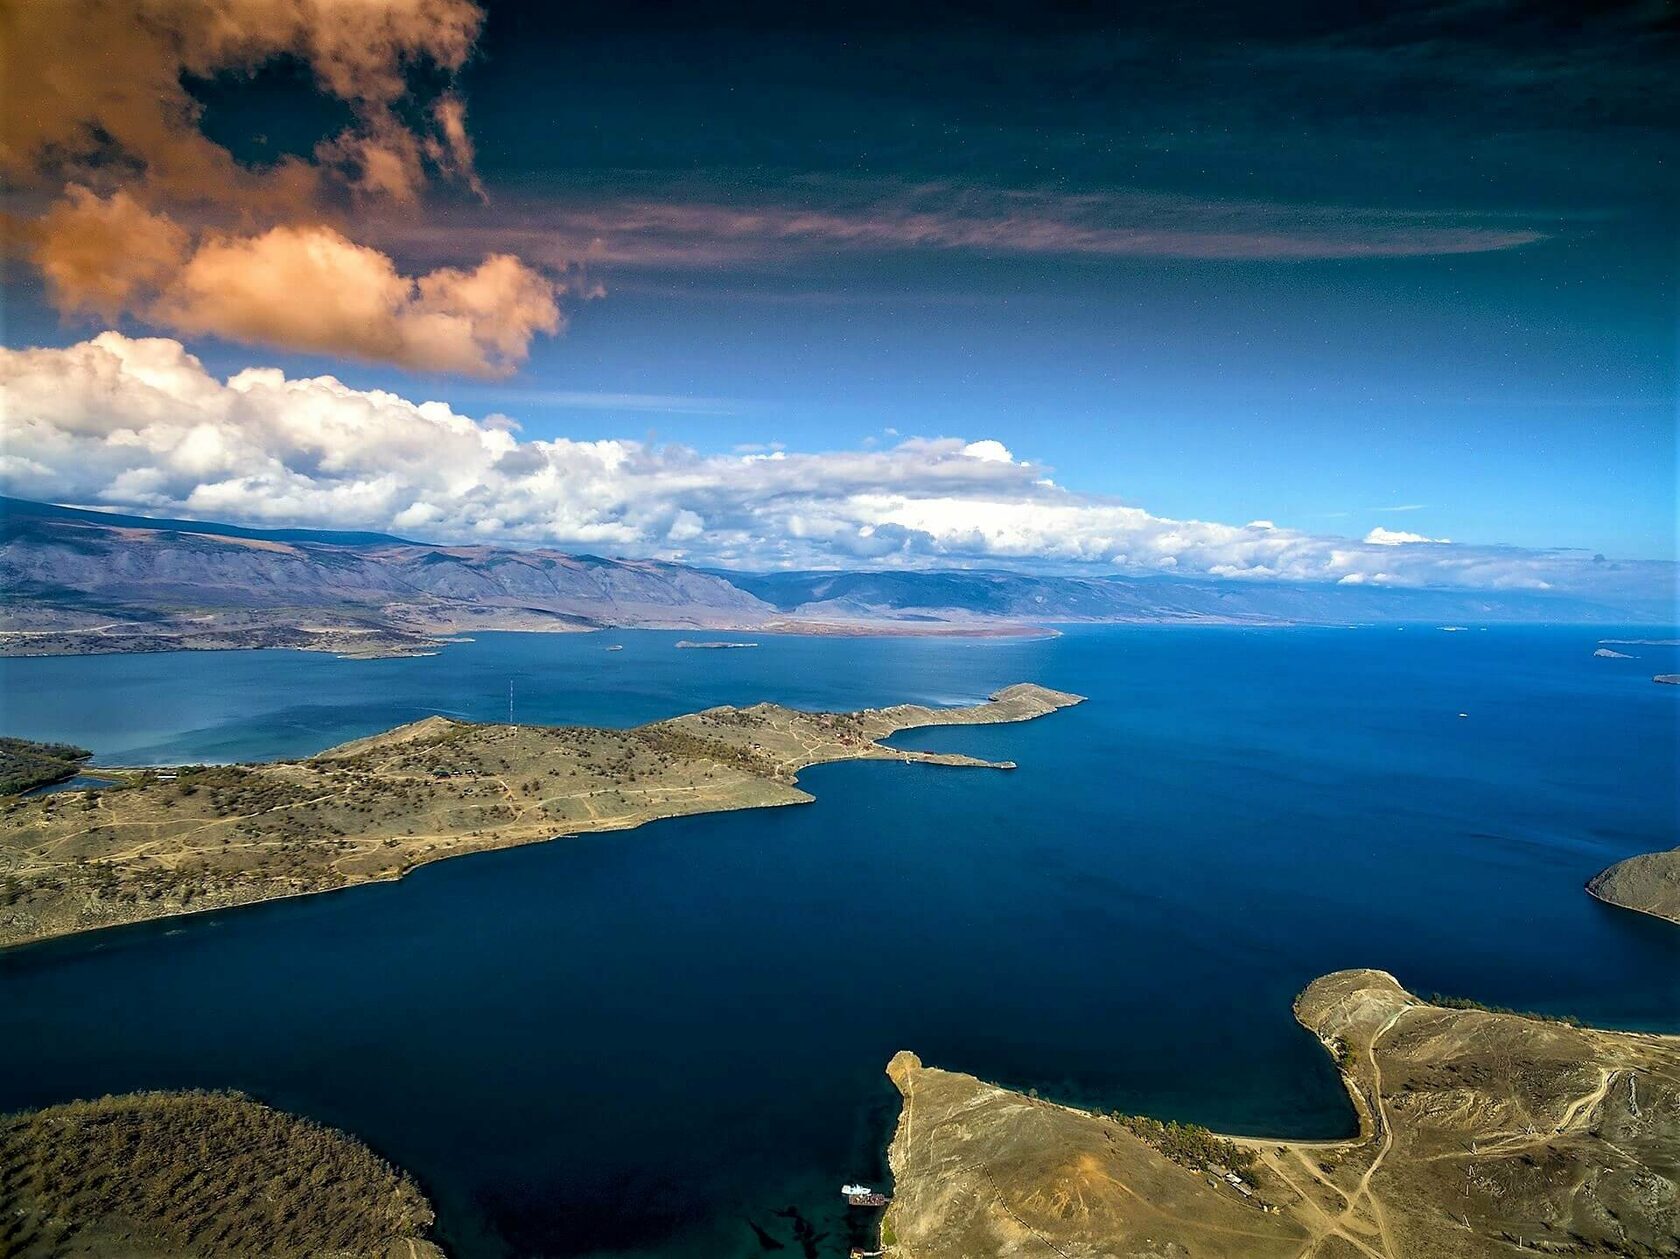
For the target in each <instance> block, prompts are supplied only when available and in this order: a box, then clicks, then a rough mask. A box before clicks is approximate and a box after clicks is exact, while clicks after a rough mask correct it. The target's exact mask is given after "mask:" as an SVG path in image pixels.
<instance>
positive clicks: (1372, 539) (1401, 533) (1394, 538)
mask: <svg viewBox="0 0 1680 1259" xmlns="http://www.w3.org/2000/svg"><path fill="white" fill-rule="evenodd" d="M1451 541H1452V539H1451V538H1426V537H1424V536H1423V535H1422V534H1421V533H1407V532H1406V531H1405V530H1404V529H1384V528H1383V527H1382V526H1381V525H1378V526H1377V527H1376V528H1375V529H1373V530H1371V532H1370V533H1367V534H1366V535H1365V542H1366V544H1367V545H1368V546H1412V545H1415V544H1416V543H1419V542H1437V543H1446V542H1451Z"/></svg>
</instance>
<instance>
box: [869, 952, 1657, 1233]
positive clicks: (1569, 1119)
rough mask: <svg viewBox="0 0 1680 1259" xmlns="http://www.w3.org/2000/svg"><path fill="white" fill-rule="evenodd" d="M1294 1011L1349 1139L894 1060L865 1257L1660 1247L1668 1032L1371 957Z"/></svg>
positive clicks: (1313, 990) (1324, 983)
mask: <svg viewBox="0 0 1680 1259" xmlns="http://www.w3.org/2000/svg"><path fill="white" fill-rule="evenodd" d="M1295 1015H1296V1018H1297V1019H1299V1021H1300V1022H1301V1023H1302V1025H1303V1026H1305V1027H1306V1028H1307V1029H1308V1030H1309V1031H1311V1032H1313V1033H1314V1034H1315V1035H1316V1036H1317V1037H1318V1038H1319V1040H1320V1041H1321V1042H1322V1043H1323V1044H1324V1046H1325V1048H1326V1050H1327V1051H1328V1052H1329V1053H1330V1054H1331V1055H1332V1056H1333V1057H1334V1058H1335V1060H1336V1062H1337V1064H1338V1066H1339V1067H1340V1069H1341V1072H1342V1078H1343V1082H1344V1084H1345V1085H1346V1087H1347V1090H1348V1095H1349V1097H1350V1098H1351V1099H1352V1100H1353V1104H1354V1107H1355V1109H1356V1111H1357V1112H1358V1116H1359V1135H1358V1136H1357V1137H1355V1138H1352V1139H1350V1140H1346V1141H1325V1142H1310V1141H1267V1140H1259V1139H1254V1138H1243V1137H1221V1136H1216V1135H1214V1134H1212V1133H1207V1132H1205V1131H1203V1130H1201V1129H1197V1128H1194V1127H1179V1126H1177V1125H1170V1124H1169V1125H1163V1124H1160V1123H1158V1122H1155V1121H1153V1120H1140V1119H1137V1118H1134V1117H1127V1116H1119V1115H1104V1114H1101V1113H1091V1112H1087V1111H1080V1110H1074V1109H1072V1108H1070V1107H1067V1106H1062V1105H1058V1104H1056V1103H1053V1102H1050V1101H1045V1100H1042V1099H1039V1098H1034V1097H1028V1096H1025V1095H1023V1094H1020V1093H1016V1092H1011V1091H1009V1090H1007V1089H1003V1088H999V1087H996V1086H994V1085H991V1084H986V1083H983V1082H981V1081H980V1080H977V1079H975V1078H973V1077H972V1076H967V1075H959V1074H956V1073H954V1072H950V1071H942V1070H938V1069H935V1068H931V1067H925V1066H923V1065H922V1063H921V1062H920V1061H919V1060H918V1059H917V1058H916V1056H915V1055H914V1054H910V1053H900V1054H898V1055H897V1056H896V1057H894V1058H893V1060H892V1063H891V1065H890V1066H889V1067H888V1069H887V1073H888V1075H889V1076H890V1077H891V1078H892V1081H893V1083H894V1084H896V1085H897V1086H898V1089H899V1092H900V1093H901V1094H902V1095H903V1099H904V1101H903V1107H902V1109H901V1112H900V1115H899V1120H898V1128H897V1132H896V1133H895V1135H894V1137H893V1141H892V1147H891V1150H890V1153H889V1162H890V1164H891V1167H892V1172H893V1177H894V1180H895V1182H896V1187H895V1191H894V1197H893V1200H892V1205H891V1206H890V1207H889V1208H888V1210H887V1213H886V1216H885V1218H884V1220H883V1222H882V1240H883V1242H884V1243H885V1250H886V1253H887V1254H888V1255H892V1256H897V1257H900V1259H982V1257H983V1256H1005V1255H1009V1256H1014V1255H1026V1254H1039V1253H1043V1254H1046V1255H1052V1254H1055V1255H1061V1256H1063V1257H1064V1259H1098V1257H1099V1256H1101V1257H1102V1259H1124V1257H1135V1259H1165V1257H1166V1256H1173V1257H1174V1259H1183V1257H1185V1256H1191V1255H1194V1256H1202V1257H1205V1259H1273V1257H1275V1259H1284V1257H1286V1256H1287V1257H1288V1259H1298V1257H1299V1256H1305V1255H1315V1256H1319V1257H1320V1259H1422V1257H1427V1259H1493V1257H1494V1256H1506V1255H1511V1254H1515V1253H1522V1252H1527V1251H1539V1252H1541V1253H1545V1254H1553V1255H1586V1254H1594V1255H1602V1254H1617V1255H1650V1256H1656V1255H1676V1254H1680V1183H1677V1182H1680V1039H1677V1038H1675V1037H1668V1036H1655V1035H1635V1034H1629V1033H1622V1032H1608V1031H1600V1030H1596V1029H1591V1028H1583V1027H1579V1026H1575V1025H1573V1024H1571V1023H1567V1022H1561V1021H1554V1020H1550V1019H1542V1018H1539V1017H1536V1016H1530V1015H1520V1014H1513V1013H1502V1012H1495V1011H1491V1010H1485V1009H1481V1008H1478V1007H1475V1006H1473V1005H1471V1004H1470V1003H1467V1002H1466V1003H1458V1002H1453V1003H1441V1002H1433V1003H1432V1002H1429V1001H1424V1000H1420V999H1419V998H1417V997H1415V996H1413V995H1412V994H1410V993H1408V992H1407V991H1406V990H1405V989H1403V988H1402V987H1401V986H1400V984H1399V983H1398V981H1396V980H1395V979H1394V977H1393V976H1391V975H1388V974H1386V973H1384V972H1382V971H1372V970H1355V971H1342V972H1338V973H1336V974H1333V975H1328V976H1326V977H1324V978H1322V979H1319V980H1316V981H1315V982H1314V983H1312V984H1311V985H1310V986H1309V987H1308V988H1307V989H1306V991H1305V992H1303V993H1302V994H1301V995H1300V997H1299V998H1297V1000H1296V1003H1295Z"/></svg>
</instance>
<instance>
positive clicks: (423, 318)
mask: <svg viewBox="0 0 1680 1259" xmlns="http://www.w3.org/2000/svg"><path fill="white" fill-rule="evenodd" d="M151 313H152V315H153V317H154V318H155V319H157V320H158V321H159V322H161V323H163V324H165V325H167V326H169V327H171V328H177V329H179V330H181V331H183V332H188V333H202V332H213V333H216V334H218V335H220V336H224V337H228V338H231V339H233V340H237V341H245V342H254V343H258V344H277V345H287V346H291V347H294V348H296V349H302V350H315V351H319V352H321V353H327V354H347V355H351V356H354V357H358V358H369V359H383V360H385V361H388V362H392V363H400V364H403V365H404V366H408V367H421V368H427V369H430V370H437V371H458V372H471V373H478V374H486V375H497V374H504V373H506V372H507V371H510V370H512V368H513V367H514V366H516V365H517V364H518V363H520V362H522V361H523V360H524V358H525V356H526V353H527V347H528V346H529V345H530V341H531V338H532V336H533V335H534V334H535V333H537V332H555V331H557V330H558V329H559V327H560V308H559V306H558V305H557V304H556V302H555V286H554V285H553V284H552V283H550V282H549V281H547V280H545V279H544V278H543V277H542V276H540V275H538V274H537V273H536V272H535V271H533V270H532V269H531V268H529V267H527V266H526V265H525V264H524V263H522V262H520V261H519V260H518V259H517V258H514V257H512V256H511V255H508V254H494V255H492V256H490V257H488V258H486V259H485V260H484V261H483V263H481V264H480V265H479V266H478V267H477V268H476V269H474V270H472V271H461V270H458V269H456V268H453V267H445V268H441V269H439V270H437V271H433V272H432V273H430V274H429V275H423V276H421V277H419V278H418V279H410V278H409V277H407V276H403V275H399V274H398V272H397V269H396V267H395V265H393V263H392V262H391V260H390V259H389V258H387V257H386V256H385V255H384V254H382V253H380V252H379V251H378V250H375V249H369V248H367V247H366V246H362V245H356V244H353V243H352V242H351V241H349V240H347V239H346V238H345V237H343V236H341V235H340V234H339V233H337V232H335V231H333V230H332V229H331V228H326V227H276V228H273V229H271V230H269V231H268V232H266V233H264V234H263V235H261V236H255V237H210V238H209V239H207V240H206V241H205V242H204V243H203V244H201V245H200V246H199V248H198V250H197V251H196V252H195V253H194V254H193V256H192V258H191V260H190V261H189V262H187V263H186V265H185V266H184V267H183V268H182V269H181V270H180V272H179V273H178V274H177V275H175V276H173V277H172V278H171V280H170V282H169V284H168V286H167V287H166V288H165V289H164V290H163V292H162V294H161V295H160V297H159V298H158V300H157V301H156V302H155V303H154V304H153V305H152V307H151Z"/></svg>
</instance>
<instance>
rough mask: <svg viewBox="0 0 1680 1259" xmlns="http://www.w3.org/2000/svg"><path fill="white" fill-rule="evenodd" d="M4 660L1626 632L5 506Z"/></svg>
mask: <svg viewBox="0 0 1680 1259" xmlns="http://www.w3.org/2000/svg"><path fill="white" fill-rule="evenodd" d="M0 591H3V592H4V595H5V606H4V612H3V614H0V653H4V654H10V655H40V654H67V653H84V652H102V651H139V650H159V649H172V648H182V647H198V648H229V647H266V646H283V647H304V648H314V649H319V650H331V651H337V652H342V653H347V654H392V653H403V652H414V651H421V650H431V649H434V648H435V646H436V644H437V643H438V642H439V641H440V640H442V639H444V638H446V637H448V636H449V635H453V634H459V633H462V632H468V631H472V630H490V629H517V630H588V629H599V628H606V627H643V628H669V629H760V630H775V629H781V630H795V631H805V632H816V633H822V632H826V633H883V632H887V633H1005V632H1017V631H1026V630H1030V629H1032V628H1035V627H1044V626H1050V625H1054V624H1056V623H1058V622H1073V621H1095V622H1136V623H1172V624H1194V623H1203V624H1209V623H1211V624H1230V623H1237V624H1280V623H1307V624H1346V623H1350V622H1371V621H1436V622H1441V621H1468V622H1478V623H1485V622H1490V621H1582V622H1599V623H1616V622H1625V621H1627V620H1629V619H1630V618H1629V616H1628V614H1627V612H1626V611H1625V610H1623V609H1618V608H1613V607H1607V606H1601V605H1598V604H1594V603H1591V602H1588V601H1584V600H1579V599H1573V598H1566V597H1560V596H1553V595H1545V594H1522V593H1517V594H1507V593H1498V594H1492V593H1484V592H1470V591H1456V590H1419V589H1385V588H1370V587H1362V588H1349V587H1339V586H1334V585H1319V584H1309V583H1286V582H1260V581H1237V580H1226V581H1220V580H1211V579H1206V580H1192V579H1179V578H1170V577H1131V576H1116V575H1099V576H1067V575H1052V574H1030V573H1020V572H1008V571H969V570H955V571H953V570H937V571H872V572H827V571H824V572H772V573H743V572H734V571H725V570H718V569H702V568H696V567H691V566H689V565H684V564H678V563H670V562H665V561H658V560H639V559H608V558H603V557H600V556H593V555H574V554H569V553H565V552H561V551H556V550H550V549H544V548H529V549H526V548H514V547H508V546H496V545H473V546H443V545H434V544H430V543H425V542H416V541H411V540H409V539H405V538H398V537H394V536H390V535H387V534H381V533H363V532H336V531H326V530H309V529H273V530H267V529H259V528H251V527H245V526H238V525H226V524H217V523H214V522H208V521H190V520H176V519H160V518H154V517H147V516H137V515H129V514H117V513H107V512H101V511H90V510H86V509H82V508H74V507H62V506H55V505H51V504H45V503H35V502H29V501H27V500H23V499H14V498H0Z"/></svg>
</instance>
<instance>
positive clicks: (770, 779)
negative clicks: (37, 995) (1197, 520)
mask: <svg viewBox="0 0 1680 1259" xmlns="http://www.w3.org/2000/svg"><path fill="white" fill-rule="evenodd" d="M1080 700H1081V697H1080V696H1077V695H1069V694H1066V693H1064V692H1061V691H1052V690H1049V689H1047V688H1045V687H1042V686H1034V685H1030V684H1022V685H1016V686H1010V687H1006V688H1005V689H1003V690H1001V691H998V692H997V693H996V694H994V695H993V696H992V697H991V698H990V699H989V700H988V701H986V702H985V703H983V704H976V705H973V706H970V707H963V708H930V707H926V706H923V705H918V704H900V705H896V706H894V707H889V708H871V709H865V710H863V711H861V712H851V713H811V712H802V711H799V710H796V709H791V708H784V707H781V706H780V705H776V704H756V705H753V706H752V707H750V708H712V709H708V710H706V711H705V712H700V713H692V714H689V715H687V716H682V717H674V718H672V719H670V720H668V721H658V722H653V723H651V724H649V725H645V726H638V727H636V728H634V729H630V730H610V729H596V728H592V727H549V726H532V725H480V724H473V723H469V722H463V721H454V720H450V719H448V718H444V717H428V718H425V719H424V720H422V721H417V722H414V723H411V724H409V725H405V726H399V727H397V728H396V729H394V730H390V731H387V732H386V733H384V734H379V735H374V736H372V737H369V738H365V739H357V740H355V741H354V742H351V743H346V744H344V745H342V746H340V747H336V748H332V749H330V750H328V751H326V752H323V753H321V754H320V755H318V756H315V757H312V758H310V759H308V760H302V761H277V762H272V763H268V764H253V765H184V766H179V767H176V768H174V769H161V770H160V769H126V770H125V769H105V768H103V767H101V769H100V773H101V774H102V775H107V776H109V777H110V778H112V779H114V780H116V782H117V785H116V786H110V787H105V788H103V789H99V790H86V791H73V790H72V791H60V792H58V793H56V794H53V795H48V796H38V797H22V798H14V799H12V800H10V801H8V802H6V803H5V805H4V806H3V808H0V947H4V946H9V945H15V944H22V943H25V942H28V941H32V940H43V939H48V938H50V937H53V936H61V935H67V934H70V933H72V932H77V931H86V930H91V929H94V928H99V927H106V926H114V925H117V924H120V923H129V922H140V921H143V920H146V919H152V918H162V917H166V916H169V915H173V914H182V913H189V912H193V911H198V910H206V909H221V908H227V907H230V906H235V905H244V904H250V903H253V902H256V901H264V900H272V899H275V898H278V897H284V896H297V895H303V894H306V893H310V892H322V891H328V890H331V889H334V888H342V887H350V886H354V885H355V884H358V883H367V882H372V881H377V880H387V879H394V878H398V877H400V876H402V875H403V874H405V873H407V872H408V871H409V870H411V869H413V868H414V867H415V866H417V865H421V864H424V863H425V862H428V861H438V860H441V859H443V858H445V857H454V856H459V855H461V854H463V853H470V852H481V851H484V850H486V849H492V848H508V847H512V846H515V845H519V844H530V843H537V842H539V841H542V840H547V839H553V838H556V837H558V836H563V835H579V834H584V833H586V832H592V831H612V830H625V829H628V828H630V827H635V826H640V825H642V824H643V823H644V822H650V821H653V820H654V819H656V818H665V817H677V816H681V815H684V814H692V813H713V812H721V811H726V810H731V809H747V808H758V807H762V806H767V805H780V804H799V803H803V802H806V801H809V800H810V799H811V797H810V796H809V795H807V794H806V793H805V792H803V791H801V790H800V789H799V788H798V786H797V785H796V784H797V781H798V779H797V774H798V772H799V771H800V770H802V769H804V768H806V767H807V766H811V765H818V764H822V763H825V762H829V761H845V760H895V761H918V762H925V763H929V764H935V765H958V766H989V767H992V768H1004V769H1008V768H1013V763H1012V762H1001V763H995V762H988V761H981V760H977V759H975V758H973V757H969V756H960V755H955V754H949V753H943V752H919V751H910V750H904V749H899V748H892V747H887V746H885V745H884V744H882V743H881V742H880V740H881V739H884V738H886V737H887V736H888V735H891V734H894V733H896V732H897V731H900V730H908V729H911V728H914V727H918V726H943V725H973V724H985V723H991V722H1011V721H1026V720H1030V719H1032V718H1034V717H1041V716H1044V715H1045V714H1047V713H1051V712H1054V711H1055V710H1057V709H1058V708H1064V707H1067V706H1068V705H1070V704H1077V703H1079V702H1080Z"/></svg>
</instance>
